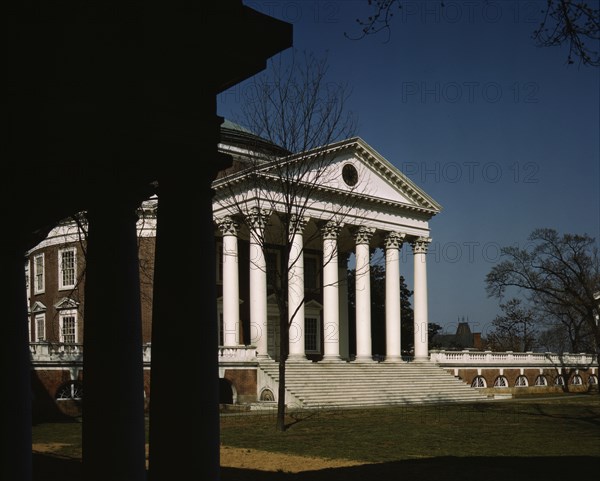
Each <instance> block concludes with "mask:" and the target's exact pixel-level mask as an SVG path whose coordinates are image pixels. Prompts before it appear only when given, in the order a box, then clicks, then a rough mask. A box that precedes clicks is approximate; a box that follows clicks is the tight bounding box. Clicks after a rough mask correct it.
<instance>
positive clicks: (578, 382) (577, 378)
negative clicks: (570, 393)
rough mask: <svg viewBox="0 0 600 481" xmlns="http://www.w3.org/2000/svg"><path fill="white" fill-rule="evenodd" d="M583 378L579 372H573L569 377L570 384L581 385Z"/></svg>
mask: <svg viewBox="0 0 600 481" xmlns="http://www.w3.org/2000/svg"><path fill="white" fill-rule="evenodd" d="M582 385H583V378H582V377H581V376H580V375H579V374H574V375H573V377H572V378H571V386H582Z"/></svg>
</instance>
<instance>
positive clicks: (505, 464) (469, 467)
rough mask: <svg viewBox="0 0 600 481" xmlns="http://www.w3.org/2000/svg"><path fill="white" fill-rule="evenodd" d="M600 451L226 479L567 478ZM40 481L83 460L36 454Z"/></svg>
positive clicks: (597, 459)
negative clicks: (592, 454) (590, 453)
mask: <svg viewBox="0 0 600 481" xmlns="http://www.w3.org/2000/svg"><path fill="white" fill-rule="evenodd" d="M598 463H600V456H549V457H532V458H527V457H522V458H521V457H501V456H498V457H464V458H463V457H454V456H444V457H438V458H427V459H414V460H405V461H395V462H389V463H379V464H364V465H362V466H353V467H347V468H331V469H322V470H319V471H305V472H302V473H282V472H268V471H258V470H253V469H239V468H222V469H221V481H342V480H343V481H354V480H356V481H365V480H371V479H377V480H381V481H387V480H390V481H391V480H397V479H418V480H419V481H455V480H460V481H481V480H482V479H484V480H485V481H506V480H507V479H510V480H511V481H521V480H522V481H529V480H531V479H532V473H535V479H543V480H544V481H564V480H565V479H570V478H571V477H572V476H573V473H574V472H586V469H590V468H591V467H593V466H598ZM33 465H34V466H33V467H34V471H33V473H34V477H33V479H34V481H57V480H61V481H71V480H73V481H75V480H80V479H81V462H80V461H79V460H78V459H72V458H64V457H59V456H55V455H48V454H34V456H33Z"/></svg>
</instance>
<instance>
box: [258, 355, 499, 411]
mask: <svg viewBox="0 0 600 481" xmlns="http://www.w3.org/2000/svg"><path fill="white" fill-rule="evenodd" d="M260 369H261V370H262V371H263V372H264V373H265V374H267V375H268V376H269V377H270V378H271V379H273V380H274V381H275V382H277V380H278V378H279V366H278V364H277V363H276V362H274V361H267V362H264V363H263V362H261V364H260ZM286 390H287V392H288V393H289V394H290V395H291V396H293V399H296V400H298V401H299V402H300V403H302V405H303V406H304V407H323V406H331V407H358V406H385V405H397V404H423V403H443V402H465V401H476V400H487V399H488V398H487V396H485V395H483V394H482V393H481V392H479V391H477V390H476V389H474V388H471V386H470V385H468V384H466V383H465V382H463V381H461V380H460V379H457V378H455V377H454V376H452V375H451V374H450V373H448V372H447V371H446V370H444V369H442V368H440V367H439V366H437V365H436V364H433V363H427V362H425V363H410V362H399V363H376V362H373V363H360V362H358V363H357V362H350V363H349V362H339V363H324V362H321V363H312V362H293V363H288V364H287V365H286Z"/></svg>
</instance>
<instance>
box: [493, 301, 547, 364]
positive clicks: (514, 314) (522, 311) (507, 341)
mask: <svg viewBox="0 0 600 481" xmlns="http://www.w3.org/2000/svg"><path fill="white" fill-rule="evenodd" d="M500 308H501V309H502V312H503V314H502V315H500V316H496V318H495V319H494V320H493V321H492V325H493V329H492V330H491V332H490V333H489V334H488V336H487V339H486V340H487V343H488V345H489V347H490V348H491V349H492V350H494V351H521V352H526V351H530V350H531V349H532V348H533V347H534V346H535V344H536V342H537V336H536V335H537V329H536V324H537V318H536V315H535V311H534V310H533V309H531V308H529V307H527V306H524V305H523V304H522V302H521V299H516V298H512V299H510V300H508V301H507V302H505V303H503V304H500Z"/></svg>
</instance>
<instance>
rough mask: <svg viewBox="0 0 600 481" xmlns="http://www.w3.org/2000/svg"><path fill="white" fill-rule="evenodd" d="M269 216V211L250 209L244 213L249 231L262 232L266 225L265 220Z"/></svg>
mask: <svg viewBox="0 0 600 481" xmlns="http://www.w3.org/2000/svg"><path fill="white" fill-rule="evenodd" d="M270 215H271V211H270V210H268V209H261V208H259V207H252V208H251V209H250V210H249V211H247V212H246V220H247V221H248V225H249V227H250V229H252V230H254V231H260V232H262V231H263V230H264V228H265V226H266V225H267V220H268V218H269V216H270Z"/></svg>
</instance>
